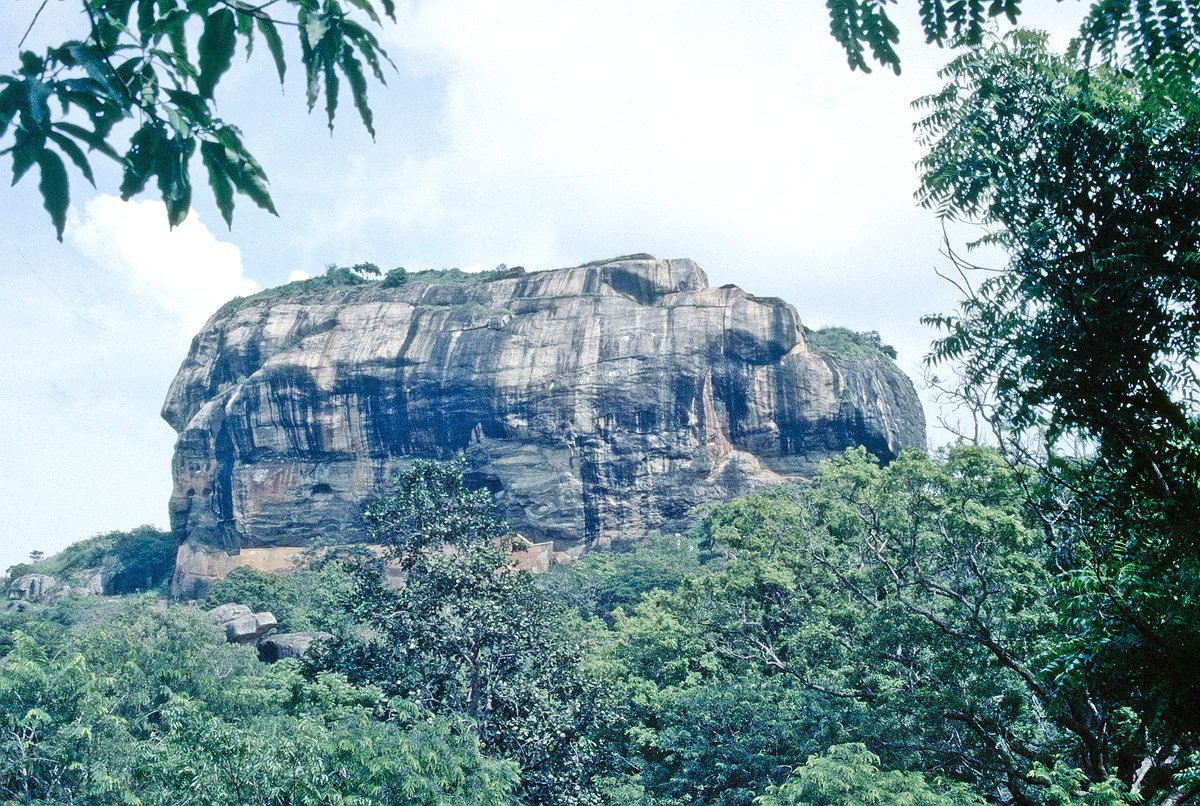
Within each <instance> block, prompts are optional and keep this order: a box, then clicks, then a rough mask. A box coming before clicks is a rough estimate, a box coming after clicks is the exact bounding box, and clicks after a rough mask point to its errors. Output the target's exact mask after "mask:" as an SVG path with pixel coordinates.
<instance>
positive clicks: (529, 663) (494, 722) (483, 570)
mask: <svg viewBox="0 0 1200 806" xmlns="http://www.w3.org/2000/svg"><path fill="white" fill-rule="evenodd" d="M465 469H466V466H465V463H464V462H463V461H462V460H458V461H455V462H450V463H445V464H442V463H437V462H429V461H423V460H418V461H416V462H414V463H413V466H412V468H411V469H410V470H409V471H407V472H405V473H403V474H401V476H400V477H399V478H398V479H397V489H396V494H395V495H394V496H393V497H392V498H390V499H387V500H385V501H380V502H376V503H375V504H372V505H371V506H370V507H369V508H368V510H367V519H368V522H369V523H370V524H371V530H372V535H373V537H374V538H375V539H376V540H378V541H380V542H383V543H385V544H386V545H388V546H390V547H391V549H392V551H393V553H394V556H396V557H398V558H399V559H400V560H401V562H402V565H403V567H404V568H405V569H406V572H407V574H406V577H405V581H404V586H403V588H402V589H400V590H396V589H394V588H392V587H390V586H389V585H387V583H386V580H385V577H384V575H383V573H382V571H381V569H380V567H379V566H378V564H377V563H364V564H361V565H359V567H358V569H357V572H358V582H359V588H358V589H357V590H356V591H355V593H354V595H353V596H352V597H351V598H350V600H349V601H348V602H347V604H348V605H349V607H350V611H351V613H352V614H353V615H354V616H355V618H356V620H357V621H358V622H359V624H360V627H359V628H358V629H357V630H355V631H352V632H351V633H350V634H347V635H343V636H339V638H338V639H336V640H335V641H333V642H331V643H329V644H327V645H324V646H323V647H318V648H317V650H316V651H315V652H314V651H311V650H310V653H309V655H308V656H306V658H305V660H306V663H307V664H308V665H309V667H310V668H311V669H328V670H335V671H338V672H340V673H343V674H345V675H346V676H347V677H348V678H349V679H351V680H353V681H361V682H370V683H374V684H377V685H379V686H381V687H383V688H384V690H385V691H387V692H388V693H391V694H397V695H403V696H404V697H406V698H407V699H409V700H411V701H413V702H415V703H417V704H418V705H420V706H421V707H422V708H425V709H428V710H430V711H431V712H433V713H437V714H442V715H446V716H454V717H458V718H463V719H466V720H468V721H469V724H470V725H471V729H472V731H473V732H474V734H475V735H477V736H478V739H479V742H480V746H481V747H482V748H483V751H484V752H485V753H488V754H490V755H497V756H502V757H505V758H509V759H512V760H513V761H514V762H516V763H517V765H518V766H519V768H520V770H521V788H520V792H521V797H522V801H523V802H524V803H528V804H531V806H532V805H533V804H594V803H597V802H598V801H597V797H598V795H597V793H596V791H595V789H594V786H593V784H592V783H591V780H590V779H591V777H592V776H593V775H594V774H596V773H598V772H600V771H601V764H600V761H599V756H598V748H597V747H596V746H595V744H594V742H593V741H592V740H591V737H590V734H589V731H590V728H591V726H592V725H593V724H594V723H595V721H596V720H597V714H596V706H595V703H596V700H597V695H598V692H597V691H596V689H595V687H594V686H593V685H592V684H591V683H590V682H589V681H588V680H587V679H586V678H585V677H584V675H583V674H582V672H581V670H580V668H579V658H580V655H581V653H582V645H581V636H580V634H579V631H578V630H576V629H573V628H572V627H571V626H570V625H571V622H570V621H569V620H568V618H567V614H566V613H565V612H564V610H563V609H562V608H560V607H558V606H556V605H555V604H554V603H553V602H552V601H551V600H550V599H549V598H548V597H546V596H545V594H543V593H542V592H541V591H539V590H538V589H537V588H536V587H535V586H534V584H533V582H532V580H531V578H530V576H529V574H528V573H523V572H522V573H518V572H516V571H514V570H513V569H512V568H511V567H510V563H509V559H508V554H507V542H506V540H505V538H506V535H507V528H506V527H505V525H504V523H503V522H502V521H500V520H498V519H497V518H495V517H494V516H493V515H492V514H491V497H490V495H489V494H488V493H487V492H486V491H475V490H471V489H469V488H468V486H467V485H466V482H465V478H464V473H465ZM572 633H574V634H572Z"/></svg>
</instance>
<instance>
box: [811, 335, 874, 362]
mask: <svg viewBox="0 0 1200 806" xmlns="http://www.w3.org/2000/svg"><path fill="white" fill-rule="evenodd" d="M804 337H805V340H806V341H807V342H808V348H809V349H810V350H812V351H813V352H815V353H821V354H822V355H828V356H830V357H832V358H841V359H847V358H849V359H853V360H857V361H862V360H864V359H868V358H876V357H879V356H886V357H887V358H890V359H892V360H893V361H894V360H896V348H894V347H892V346H891V345H890V344H884V343H883V340H882V339H881V338H880V337H879V334H878V333H876V332H875V331H874V330H868V331H866V332H865V333H857V332H855V331H853V330H848V329H846V328H844V327H823V328H821V329H820V330H809V331H806V332H805V334H804Z"/></svg>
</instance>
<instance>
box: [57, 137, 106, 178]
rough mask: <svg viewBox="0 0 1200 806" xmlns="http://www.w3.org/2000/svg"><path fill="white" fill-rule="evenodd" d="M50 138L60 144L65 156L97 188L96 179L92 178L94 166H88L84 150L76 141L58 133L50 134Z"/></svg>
mask: <svg viewBox="0 0 1200 806" xmlns="http://www.w3.org/2000/svg"><path fill="white" fill-rule="evenodd" d="M48 137H49V138H50V139H51V140H53V141H54V142H55V143H57V144H58V147H59V148H61V149H62V150H63V153H64V154H66V155H67V156H68V157H70V158H71V162H73V163H75V167H77V168H78V169H79V172H80V173H82V174H83V178H84V179H86V180H87V181H88V183H89V184H90V185H91V186H92V187H95V186H96V179H95V177H93V176H92V166H91V165H89V164H88V161H87V157H86V156H84V154H83V150H82V149H80V148H79V146H77V145H76V144H75V141H74V140H72V139H71V138H69V137H67V136H66V135H63V134H59V133H58V132H50V134H49V135H48Z"/></svg>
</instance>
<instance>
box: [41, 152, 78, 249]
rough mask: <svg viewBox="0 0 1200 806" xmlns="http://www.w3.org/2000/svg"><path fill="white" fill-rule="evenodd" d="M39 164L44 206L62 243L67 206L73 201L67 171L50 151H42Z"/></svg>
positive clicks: (57, 157)
mask: <svg viewBox="0 0 1200 806" xmlns="http://www.w3.org/2000/svg"><path fill="white" fill-rule="evenodd" d="M37 162H38V168H40V169H41V174H42V178H41V181H40V182H38V190H40V191H41V192H42V206H43V207H45V208H46V212H47V213H49V214H50V220H51V221H53V222H54V231H55V232H56V233H57V235H58V240H59V241H60V242H61V241H62V239H63V230H64V229H65V228H66V226H67V205H68V204H70V199H71V194H70V189H69V187H68V185H67V169H66V167H65V166H64V165H63V161H62V160H61V159H59V156H58V155H57V154H55V153H54V152H53V151H50V150H49V149H43V150H42V153H41V154H40V155H38V161H37Z"/></svg>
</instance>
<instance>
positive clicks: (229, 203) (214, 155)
mask: <svg viewBox="0 0 1200 806" xmlns="http://www.w3.org/2000/svg"><path fill="white" fill-rule="evenodd" d="M200 158H201V159H202V160H204V166H205V167H206V168H208V184H209V187H211V188H212V191H213V198H214V199H215V200H216V202H217V209H218V210H220V211H221V217H222V218H224V219H225V226H227V227H229V228H230V229H232V228H233V184H232V183H231V182H230V181H229V176H228V174H227V173H226V171H225V164H226V162H227V161H228V157H227V156H226V152H225V147H224V146H222V145H221V144H220V143H214V142H212V141H205V142H203V143H201V144H200Z"/></svg>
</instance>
